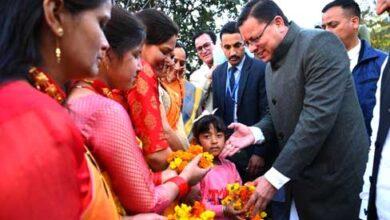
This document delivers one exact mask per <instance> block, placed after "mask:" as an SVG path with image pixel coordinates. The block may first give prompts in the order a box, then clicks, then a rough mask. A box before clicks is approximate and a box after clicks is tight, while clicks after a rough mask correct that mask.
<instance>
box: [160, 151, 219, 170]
mask: <svg viewBox="0 0 390 220" xmlns="http://www.w3.org/2000/svg"><path fill="white" fill-rule="evenodd" d="M198 154H202V158H201V159H200V161H199V167H201V168H208V167H212V166H213V160H214V156H213V155H212V154H210V153H208V152H203V147H202V146H200V145H190V147H189V148H188V150H187V151H183V150H178V151H175V152H172V153H171V154H170V155H169V156H168V159H167V161H168V163H169V168H171V169H172V170H176V172H177V173H181V171H183V169H184V167H186V166H187V164H188V163H189V162H190V161H191V160H192V159H193V158H194V157H196V155H198Z"/></svg>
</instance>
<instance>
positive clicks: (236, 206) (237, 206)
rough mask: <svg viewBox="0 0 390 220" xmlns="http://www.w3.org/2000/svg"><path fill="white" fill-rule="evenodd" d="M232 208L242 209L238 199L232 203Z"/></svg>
mask: <svg viewBox="0 0 390 220" xmlns="http://www.w3.org/2000/svg"><path fill="white" fill-rule="evenodd" d="M233 208H234V209H235V210H241V209H242V203H241V201H240V200H237V201H236V202H235V203H234V204H233Z"/></svg>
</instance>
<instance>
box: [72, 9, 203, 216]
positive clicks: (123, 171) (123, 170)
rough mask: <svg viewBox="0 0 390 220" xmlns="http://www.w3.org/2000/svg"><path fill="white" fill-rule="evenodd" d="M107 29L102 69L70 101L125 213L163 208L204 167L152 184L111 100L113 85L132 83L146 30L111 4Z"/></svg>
mask: <svg viewBox="0 0 390 220" xmlns="http://www.w3.org/2000/svg"><path fill="white" fill-rule="evenodd" d="M105 34H106V36H107V39H108V42H109V44H110V48H109V49H108V50H107V52H106V54H105V56H104V58H103V62H102V65H101V68H100V72H99V79H100V80H101V81H97V80H95V81H80V82H78V83H77V85H76V86H75V88H74V89H73V90H72V93H71V95H70V98H69V101H68V106H69V108H70V110H71V114H72V118H73V119H74V120H75V122H76V125H77V126H78V127H79V128H80V130H81V131H82V134H83V137H84V139H85V142H86V145H87V146H88V148H89V149H90V151H91V152H92V154H93V155H95V156H96V160H97V162H98V163H99V164H100V165H101V167H102V169H103V171H104V172H106V173H107V174H108V176H109V177H110V179H111V183H112V187H113V190H114V192H115V193H116V195H117V196H118V199H119V201H120V202H121V204H122V206H123V208H124V209H125V211H126V212H127V213H129V214H137V213H145V212H157V213H161V212H162V211H163V210H164V209H165V208H167V207H168V206H169V205H170V204H171V203H172V202H173V201H174V200H175V199H176V197H178V195H184V194H185V189H186V188H189V187H188V185H193V184H195V183H197V182H198V181H199V180H200V178H201V177H202V176H203V175H204V174H205V173H206V172H207V170H205V169H201V168H199V167H198V166H197V164H198V161H197V160H195V161H193V162H192V163H190V165H189V166H187V167H186V168H185V169H184V171H183V172H182V173H181V174H180V175H179V176H176V177H173V178H171V179H168V180H167V181H166V182H165V183H163V184H161V185H158V186H157V185H155V184H154V183H153V174H152V173H151V171H150V169H149V167H148V165H147V163H146V161H145V159H144V157H143V155H142V150H141V149H140V147H139V146H138V144H137V142H136V137H135V134H134V130H133V127H132V123H131V121H130V118H129V115H128V112H127V111H126V109H125V108H124V106H123V105H124V103H122V102H121V101H120V100H118V99H115V100H114V98H115V97H114V96H113V95H114V93H113V90H114V89H115V91H121V90H127V89H129V88H130V87H131V85H132V82H133V81H134V77H135V75H136V71H137V70H138V69H139V67H140V63H139V62H140V60H139V59H140V57H139V56H140V53H141V47H142V44H141V43H142V42H143V40H144V37H145V32H144V29H143V27H142V24H141V23H140V22H139V21H138V20H137V19H136V18H135V16H133V15H131V14H130V13H128V12H127V11H125V10H124V9H121V8H119V7H113V9H112V16H111V20H110V21H109V22H108V24H107V26H106V28H105ZM116 97H118V98H119V97H120V96H116ZM118 101H119V102H118ZM125 107H126V106H125ZM176 175H177V174H176ZM183 190H184V191H183Z"/></svg>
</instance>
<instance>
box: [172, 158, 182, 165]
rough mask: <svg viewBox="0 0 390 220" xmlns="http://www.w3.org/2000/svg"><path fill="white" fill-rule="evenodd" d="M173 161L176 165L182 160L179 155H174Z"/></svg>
mask: <svg viewBox="0 0 390 220" xmlns="http://www.w3.org/2000/svg"><path fill="white" fill-rule="evenodd" d="M173 161H174V163H175V164H176V166H179V165H180V164H181V162H183V160H182V159H181V158H179V157H176V158H175V160H173Z"/></svg>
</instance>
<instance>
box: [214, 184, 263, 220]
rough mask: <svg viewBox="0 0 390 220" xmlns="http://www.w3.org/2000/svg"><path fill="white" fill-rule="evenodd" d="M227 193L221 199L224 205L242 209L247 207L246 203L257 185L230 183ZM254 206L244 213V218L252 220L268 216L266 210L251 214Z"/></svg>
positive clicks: (261, 219)
mask: <svg viewBox="0 0 390 220" xmlns="http://www.w3.org/2000/svg"><path fill="white" fill-rule="evenodd" d="M226 189H227V195H226V197H225V198H224V199H223V200H222V201H221V203H222V205H224V206H231V207H233V208H234V209H235V210H241V209H243V208H244V207H245V204H246V203H247V202H248V201H249V198H250V197H251V195H252V193H253V192H254V191H255V189H256V187H255V185H254V184H253V183H251V182H248V183H246V184H245V185H243V186H240V184H238V183H234V184H228V185H227V186H226ZM253 208H254V207H253V206H252V207H251V208H250V209H249V210H248V211H247V212H245V213H244V214H243V216H242V217H243V218H246V219H251V220H263V219H264V218H266V217H267V213H266V212H263V211H262V212H259V213H257V214H256V215H255V216H251V212H252V210H253Z"/></svg>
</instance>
